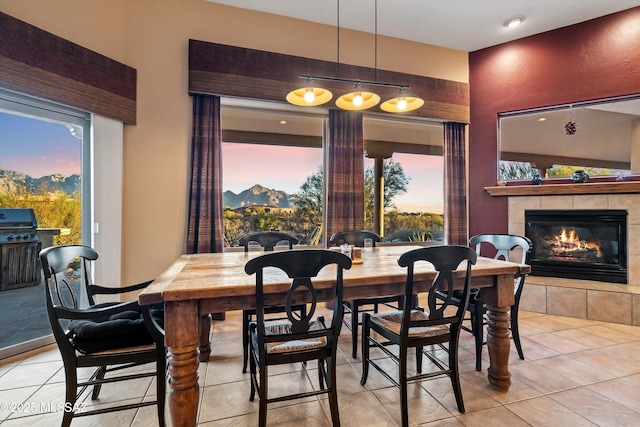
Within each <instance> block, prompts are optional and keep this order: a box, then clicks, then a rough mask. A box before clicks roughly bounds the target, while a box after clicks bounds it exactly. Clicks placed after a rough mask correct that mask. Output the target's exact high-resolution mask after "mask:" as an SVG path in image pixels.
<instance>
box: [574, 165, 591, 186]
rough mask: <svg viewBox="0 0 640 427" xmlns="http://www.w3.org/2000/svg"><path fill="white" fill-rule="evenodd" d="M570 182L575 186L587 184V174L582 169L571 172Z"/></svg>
mask: <svg viewBox="0 0 640 427" xmlns="http://www.w3.org/2000/svg"><path fill="white" fill-rule="evenodd" d="M571 181H573V182H575V183H576V184H579V183H584V182H587V181H589V174H588V173H586V172H585V171H583V170H582V169H578V170H576V171H574V172H573V175H571Z"/></svg>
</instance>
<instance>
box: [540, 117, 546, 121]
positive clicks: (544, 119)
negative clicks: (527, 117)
mask: <svg viewBox="0 0 640 427" xmlns="http://www.w3.org/2000/svg"><path fill="white" fill-rule="evenodd" d="M546 120H547V118H546V117H540V118H539V119H538V121H539V122H544V121H546Z"/></svg>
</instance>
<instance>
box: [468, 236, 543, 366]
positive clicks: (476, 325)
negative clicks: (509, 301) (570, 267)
mask: <svg viewBox="0 0 640 427" xmlns="http://www.w3.org/2000/svg"><path fill="white" fill-rule="evenodd" d="M469 244H470V245H471V246H474V247H475V248H476V253H477V254H478V256H480V252H481V250H482V249H483V247H485V246H488V248H487V249H490V250H493V251H496V253H495V256H494V258H495V259H503V260H505V261H511V260H513V262H517V263H519V264H525V263H526V259H527V253H528V252H529V251H530V249H531V240H529V239H528V238H527V237H524V236H517V235H514V234H478V235H475V236H473V237H471V239H469ZM485 250H486V249H485ZM511 254H513V255H514V256H519V257H518V258H512V257H511ZM525 277H526V275H525V274H522V273H520V274H517V275H516V276H515V283H514V288H513V291H514V303H513V305H512V306H511V308H510V309H509V317H510V321H509V325H510V327H509V329H510V330H511V338H512V339H513V343H514V344H515V346H516V350H517V351H518V357H520V359H522V360H524V353H523V351H522V344H521V342H520V331H519V329H518V310H519V307H520V296H521V295H522V289H523V288H524V279H525ZM479 293H480V290H479V289H472V290H471V294H470V296H469V305H468V306H467V311H468V312H469V314H470V319H469V320H470V321H471V328H467V327H466V326H463V329H464V330H466V331H468V332H471V333H472V334H473V336H474V339H475V347H476V371H481V370H482V349H483V345H485V344H486V341H485V340H484V327H485V325H486V324H487V319H486V312H487V309H486V307H485V305H484V302H483V301H482V300H481V299H480V298H479Z"/></svg>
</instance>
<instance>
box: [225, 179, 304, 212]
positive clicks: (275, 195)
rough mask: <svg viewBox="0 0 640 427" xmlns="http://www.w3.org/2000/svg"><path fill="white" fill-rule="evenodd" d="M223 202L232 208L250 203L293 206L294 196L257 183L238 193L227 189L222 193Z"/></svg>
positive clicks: (283, 206)
mask: <svg viewBox="0 0 640 427" xmlns="http://www.w3.org/2000/svg"><path fill="white" fill-rule="evenodd" d="M222 204H223V205H224V206H229V207H230V208H232V209H233V208H240V207H243V206H249V205H269V206H277V207H279V208H291V207H293V196H291V195H289V194H287V193H285V192H284V191H279V190H273V189H270V188H266V187H263V186H262V185H260V184H256V185H254V186H253V187H251V188H249V189H246V190H244V191H242V192H240V193H238V194H236V193H234V192H233V191H230V190H227V191H225V192H224V193H222Z"/></svg>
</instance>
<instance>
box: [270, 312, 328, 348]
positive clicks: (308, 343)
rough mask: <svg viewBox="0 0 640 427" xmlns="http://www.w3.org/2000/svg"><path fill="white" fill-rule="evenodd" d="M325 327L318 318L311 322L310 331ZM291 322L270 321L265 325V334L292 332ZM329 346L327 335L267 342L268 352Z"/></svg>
mask: <svg viewBox="0 0 640 427" xmlns="http://www.w3.org/2000/svg"><path fill="white" fill-rule="evenodd" d="M322 329H324V327H323V325H322V323H320V322H319V321H317V320H312V321H311V322H309V331H319V330H322ZM290 333H292V331H291V322H289V321H288V320H287V321H281V322H270V323H268V324H266V325H265V335H267V336H269V335H281V334H290ZM326 346H327V340H326V338H325V337H318V338H309V339H303V340H291V341H280V342H270V343H267V354H274V353H288V352H292V351H303V350H312V349H314V348H322V347H326Z"/></svg>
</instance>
